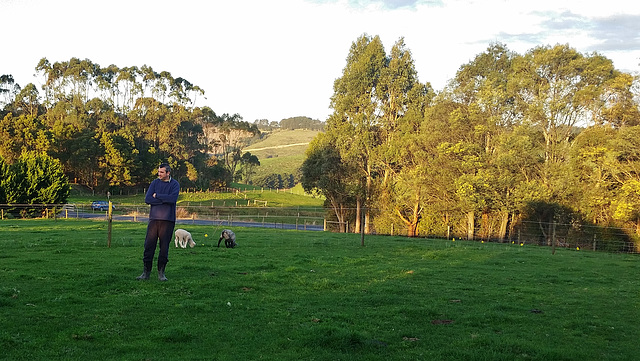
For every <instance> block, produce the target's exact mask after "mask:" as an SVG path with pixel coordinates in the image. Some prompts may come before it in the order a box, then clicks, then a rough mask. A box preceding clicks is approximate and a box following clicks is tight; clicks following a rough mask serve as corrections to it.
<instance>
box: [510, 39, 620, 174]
mask: <svg viewBox="0 0 640 361" xmlns="http://www.w3.org/2000/svg"><path fill="white" fill-rule="evenodd" d="M514 67H515V71H514V72H513V74H514V76H513V77H512V80H513V83H514V86H515V93H516V97H515V100H516V102H517V106H518V107H519V110H520V111H521V112H522V114H523V116H524V117H525V118H526V119H527V120H529V121H531V122H532V123H533V124H536V125H537V126H538V127H539V129H540V131H541V132H542V134H543V135H544V139H545V160H546V162H547V163H549V164H553V163H557V162H561V161H562V160H564V155H565V154H567V150H568V148H567V147H568V145H569V142H570V141H571V140H572V139H573V132H574V127H575V126H578V125H583V126H584V125H588V124H589V123H591V122H592V120H593V115H594V114H596V113H597V111H598V106H600V103H599V102H598V100H599V99H601V97H602V94H603V91H605V89H607V88H608V84H609V83H610V82H611V81H612V80H614V79H615V77H616V76H617V75H618V72H617V71H616V70H615V68H614V67H613V63H612V62H611V60H609V59H607V58H605V57H603V56H601V55H598V54H592V55H587V56H585V55H583V54H581V53H579V52H577V51H576V50H575V49H573V48H570V47H569V46H568V45H556V46H554V47H549V46H540V47H536V48H534V49H532V50H530V51H529V52H527V54H525V55H524V56H523V57H520V58H518V61H517V62H516V63H515V64H514Z"/></svg>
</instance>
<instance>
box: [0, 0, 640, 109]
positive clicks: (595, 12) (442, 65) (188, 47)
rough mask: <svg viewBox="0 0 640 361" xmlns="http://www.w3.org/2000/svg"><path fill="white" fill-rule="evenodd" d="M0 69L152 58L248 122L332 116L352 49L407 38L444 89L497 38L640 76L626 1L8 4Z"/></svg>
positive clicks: (424, 77)
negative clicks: (602, 59) (606, 62)
mask: <svg viewBox="0 0 640 361" xmlns="http://www.w3.org/2000/svg"><path fill="white" fill-rule="evenodd" d="M0 18H1V19H2V21H1V24H2V32H1V33H0V34H2V35H1V36H0V46H1V47H0V49H2V52H1V53H0V75H2V74H11V75H13V77H14V80H15V82H16V83H18V84H20V85H21V86H22V87H24V86H25V85H27V84H28V83H33V84H35V85H36V86H38V87H40V85H41V84H42V83H43V76H42V75H40V76H34V74H35V67H36V65H37V64H38V62H39V61H40V59H42V58H47V59H48V60H49V61H50V62H51V63H54V62H57V61H60V62H62V61H68V60H69V59H71V58H72V57H76V58H79V59H89V60H91V61H92V62H93V63H97V64H99V65H100V66H103V67H106V66H108V65H111V64H114V65H116V66H118V67H120V68H122V67H129V66H138V67H141V66H143V65H147V66H150V67H152V68H153V69H154V70H155V71H156V72H161V71H168V72H169V73H171V75H172V76H173V77H174V78H177V77H182V78H184V79H186V80H188V81H189V82H190V83H192V84H194V85H198V86H199V87H200V88H202V89H204V91H205V97H204V98H203V97H198V98H197V101H196V104H195V105H196V106H208V107H210V108H211V109H213V110H214V111H215V112H216V113H217V114H224V113H228V114H236V113H237V114H240V116H242V117H243V119H244V120H245V121H248V122H254V121H255V120H258V119H268V120H269V121H271V122H272V121H280V120H281V119H285V118H290V117H295V116H307V117H311V118H313V119H318V120H322V121H324V120H326V118H327V117H328V116H329V115H330V114H331V112H332V109H330V108H329V105H330V99H331V96H332V95H333V83H334V81H335V79H337V78H339V77H341V76H342V70H343V69H344V67H345V65H346V58H347V55H348V54H349V48H350V46H351V44H352V43H353V42H354V41H356V40H357V39H358V38H359V37H360V36H362V35H363V34H367V35H369V36H376V35H377V36H379V37H380V39H381V40H382V42H383V44H384V46H385V50H386V51H387V53H388V52H390V50H391V47H392V46H393V44H394V43H395V42H396V41H398V39H400V38H401V37H404V39H405V45H406V48H407V49H408V50H410V51H411V54H412V57H413V59H414V63H415V67H416V70H417V72H418V77H419V80H420V82H423V83H426V82H429V83H431V85H432V86H433V88H434V89H436V90H442V89H443V88H444V86H445V85H446V83H447V81H448V80H450V79H451V78H453V77H454V76H455V74H456V71H457V70H458V69H459V68H460V67H461V66H462V65H464V64H467V63H468V62H470V61H471V60H473V58H475V56H476V55H478V54H480V53H482V52H484V51H485V50H486V49H487V48H488V47H489V45H490V44H492V43H501V44H504V45H506V47H507V48H508V49H509V50H511V51H515V52H517V53H519V54H525V53H526V52H527V51H528V50H530V49H532V48H534V47H537V46H547V45H549V46H553V45H556V44H568V45H569V46H570V47H572V48H574V49H576V50H577V51H579V52H581V53H583V54H591V53H593V52H597V53H599V54H601V55H604V56H606V57H607V58H609V59H611V60H612V61H613V62H614V66H615V67H616V68H617V69H618V70H621V71H625V72H629V73H632V74H637V73H638V72H640V65H639V64H640V2H638V1H629V0H607V1H601V0H537V1H525V0H370V1H366V0H206V1H205V0H181V1H175V0H171V1H169V0H150V1H149V0H109V1H103V0H90V1H87V0H56V1H51V0H0Z"/></svg>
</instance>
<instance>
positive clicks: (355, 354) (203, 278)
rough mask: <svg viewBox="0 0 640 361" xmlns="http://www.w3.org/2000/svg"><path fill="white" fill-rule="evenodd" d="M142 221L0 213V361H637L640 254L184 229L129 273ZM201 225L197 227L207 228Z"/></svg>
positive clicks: (137, 256)
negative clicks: (229, 243) (150, 273)
mask: <svg viewBox="0 0 640 361" xmlns="http://www.w3.org/2000/svg"><path fill="white" fill-rule="evenodd" d="M145 226H146V225H145V224H143V223H129V222H116V223H114V224H113V234H112V243H111V247H110V248H108V247H107V224H106V223H105V222H96V221H87V220H58V221H54V220H4V221H0V349H1V350H2V351H1V352H0V359H6V360H89V359H96V360H367V361H369V360H385V361H389V360H505V361H506V360H508V361H511V360H545V361H547V360H580V361H584V360H632V359H637V357H638V355H640V342H638V340H639V339H640V322H639V320H640V258H639V257H640V256H638V255H629V254H612V253H596V252H590V251H577V250H575V249H559V250H558V251H557V252H556V254H555V255H552V254H551V253H550V251H549V248H544V247H536V246H527V245H525V246H520V245H518V244H498V243H480V242H465V241H459V240H458V241H455V242H452V241H446V240H429V239H408V238H404V237H392V236H367V238H366V243H365V244H366V246H365V247H362V246H360V235H357V234H355V235H354V234H337V233H327V232H304V231H283V230H276V229H260V228H234V229H233V231H234V232H235V233H236V235H237V236H238V239H241V240H242V241H241V242H239V246H238V247H237V248H235V249H228V248H223V247H220V248H217V247H216V244H217V241H218V236H219V231H220V230H218V231H217V232H215V231H216V230H215V229H214V227H211V226H196V225H193V226H184V228H185V229H186V230H188V231H189V232H191V234H192V235H193V238H194V240H195V242H196V243H197V245H196V246H195V248H187V249H182V248H174V247H172V248H171V250H170V252H169V264H168V265H167V277H168V279H169V281H168V282H159V281H158V280H157V279H155V278H154V277H152V279H151V280H149V281H136V279H135V277H136V276H137V275H138V274H139V271H140V268H141V265H142V261H141V257H142V251H143V247H142V244H143V240H144V235H145ZM205 235H206V236H205Z"/></svg>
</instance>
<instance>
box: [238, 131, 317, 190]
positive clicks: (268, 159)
mask: <svg viewBox="0 0 640 361" xmlns="http://www.w3.org/2000/svg"><path fill="white" fill-rule="evenodd" d="M318 133H319V131H316V130H304V129H295V130H278V131H274V132H272V133H270V134H269V135H268V136H267V137H266V138H265V139H264V140H262V141H260V142H257V143H254V144H251V145H250V146H249V147H247V148H246V149H243V152H251V154H253V155H256V156H257V157H258V159H259V160H260V166H259V167H256V169H255V171H256V173H255V174H254V175H253V176H252V177H251V178H252V179H254V180H255V179H260V178H262V177H265V176H267V175H270V174H284V173H288V174H295V173H296V172H297V170H298V168H300V167H301V166H302V163H303V162H304V160H305V151H306V149H307V147H308V144H307V143H309V142H310V141H311V140H312V139H313V138H314V137H315V136H316V135H317V134H318ZM296 144H297V145H296Z"/></svg>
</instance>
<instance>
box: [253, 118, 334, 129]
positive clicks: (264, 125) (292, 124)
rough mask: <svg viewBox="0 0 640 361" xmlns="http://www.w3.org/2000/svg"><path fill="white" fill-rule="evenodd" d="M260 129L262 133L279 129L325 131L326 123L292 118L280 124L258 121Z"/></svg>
mask: <svg viewBox="0 0 640 361" xmlns="http://www.w3.org/2000/svg"><path fill="white" fill-rule="evenodd" d="M255 124H256V126H257V127H258V129H260V130H262V131H273V130H279V129H288V130H294V129H308V130H319V131H323V130H324V122H322V121H320V120H318V119H312V118H309V117H302V116H301V117H291V118H285V119H282V120H280V121H279V122H275V121H272V122H269V120H268V119H258V120H256V121H255Z"/></svg>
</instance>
